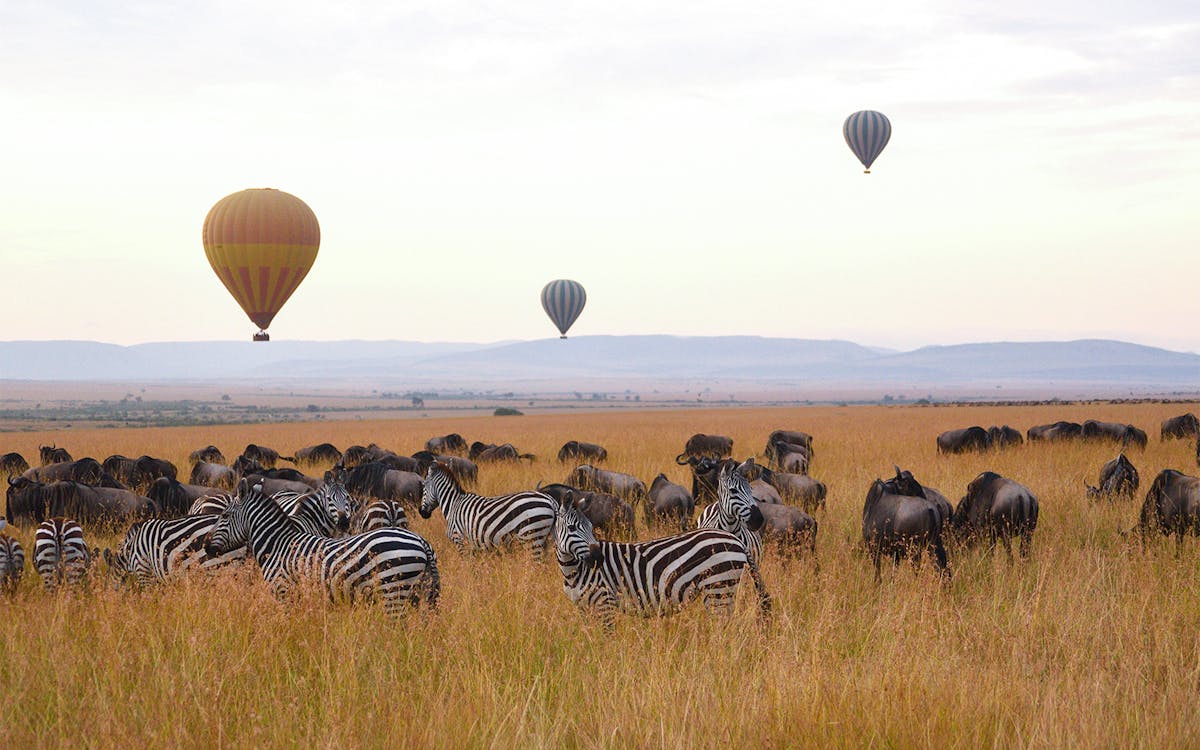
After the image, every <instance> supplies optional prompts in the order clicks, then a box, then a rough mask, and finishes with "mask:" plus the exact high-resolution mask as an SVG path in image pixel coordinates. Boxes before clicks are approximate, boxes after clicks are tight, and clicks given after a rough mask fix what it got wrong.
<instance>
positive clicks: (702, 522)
mask: <svg viewBox="0 0 1200 750" xmlns="http://www.w3.org/2000/svg"><path fill="white" fill-rule="evenodd" d="M762 526H763V514H762V511H761V510H759V509H758V501H757V500H755V499H754V492H753V490H751V489H750V482H749V481H747V479H746V477H745V476H743V475H742V472H740V471H738V466H737V463H736V462H734V461H731V460H729V459H726V460H725V461H722V462H721V468H720V469H719V470H718V472H717V502H715V503H713V504H712V505H709V506H708V507H707V508H705V509H704V512H703V513H701V514H700V519H699V520H698V521H697V523H696V527H697V528H700V529H720V530H721V531H728V532H729V533H730V534H733V535H734V536H736V537H737V538H738V539H739V540H741V542H742V545H743V546H745V548H746V555H747V556H748V557H749V558H750V565H749V567H750V578H751V579H753V581H754V588H756V589H757V590H758V595H759V597H761V598H763V599H764V600H766V599H769V598H770V597H769V595H768V594H767V587H766V584H765V583H763V579H762V574H761V573H759V569H758V564H759V562H760V561H761V560H762V549H763V542H762V534H761V533H760V531H759V530H760V529H762Z"/></svg>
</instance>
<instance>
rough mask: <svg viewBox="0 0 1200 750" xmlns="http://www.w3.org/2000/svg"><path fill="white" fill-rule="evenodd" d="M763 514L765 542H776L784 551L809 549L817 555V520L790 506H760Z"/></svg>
mask: <svg viewBox="0 0 1200 750" xmlns="http://www.w3.org/2000/svg"><path fill="white" fill-rule="evenodd" d="M758 509H759V511H761V512H762V516H763V526H762V537H763V541H764V542H775V543H777V544H778V545H779V546H780V548H781V549H782V550H783V551H788V550H792V549H796V548H804V547H807V548H808V550H809V551H810V552H812V554H813V555H816V553H817V520H816V519H815V518H813V517H812V516H810V515H809V514H807V513H805V512H804V511H803V510H801V509H799V508H796V507H793V506H790V505H762V504H761V503H760V504H759V506H758Z"/></svg>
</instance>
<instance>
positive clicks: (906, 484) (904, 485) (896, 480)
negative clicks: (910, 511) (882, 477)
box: [884, 465, 925, 497]
mask: <svg viewBox="0 0 1200 750" xmlns="http://www.w3.org/2000/svg"><path fill="white" fill-rule="evenodd" d="M892 468H894V469H895V470H896V476H895V477H893V478H891V479H889V480H887V481H886V482H884V484H885V485H886V488H887V491H888V492H890V493H892V494H893V495H908V496H910V497H925V489H924V488H923V487H921V483H920V482H918V481H917V480H916V477H914V476H913V475H912V472H911V471H908V470H902V469H901V468H900V467H899V466H895V465H893V467H892Z"/></svg>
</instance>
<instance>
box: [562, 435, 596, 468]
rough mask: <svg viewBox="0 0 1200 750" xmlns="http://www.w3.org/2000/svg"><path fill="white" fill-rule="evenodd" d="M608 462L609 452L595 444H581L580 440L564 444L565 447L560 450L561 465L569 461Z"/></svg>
mask: <svg viewBox="0 0 1200 750" xmlns="http://www.w3.org/2000/svg"><path fill="white" fill-rule="evenodd" d="M607 460H608V451H607V450H606V449H605V448H604V446H602V445H596V444H595V443H581V442H579V441H578V440H568V441H567V442H565V443H563V447H561V448H559V449H558V461H559V463H564V464H565V463H566V462H568V461H587V462H588V463H600V462H601V461H607Z"/></svg>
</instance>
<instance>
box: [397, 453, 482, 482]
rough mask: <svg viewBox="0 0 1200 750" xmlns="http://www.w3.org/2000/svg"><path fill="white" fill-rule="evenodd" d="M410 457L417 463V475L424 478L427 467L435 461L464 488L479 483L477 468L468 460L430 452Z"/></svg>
mask: <svg viewBox="0 0 1200 750" xmlns="http://www.w3.org/2000/svg"><path fill="white" fill-rule="evenodd" d="M412 457H413V458H415V459H416V460H417V462H418V466H417V473H418V474H420V475H421V476H425V472H427V471H429V467H430V466H433V464H434V462H435V461H441V462H442V463H443V464H444V465H445V466H446V469H448V470H449V471H450V473H451V474H452V475H454V478H455V479H456V480H458V483H459V484H461V485H463V486H464V487H468V488H469V487H472V486H473V485H475V483H476V482H478V481H479V467H478V466H476V465H475V462H474V461H472V460H471V459H469V458H463V457H462V456H450V455H446V454H440V453H432V452H430V451H417V452H416V453H414V454H413V455H412Z"/></svg>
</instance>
